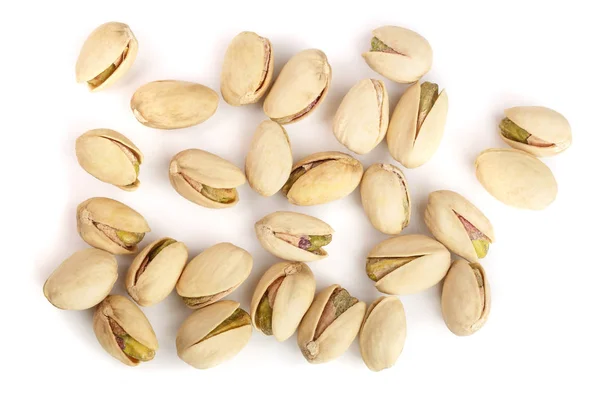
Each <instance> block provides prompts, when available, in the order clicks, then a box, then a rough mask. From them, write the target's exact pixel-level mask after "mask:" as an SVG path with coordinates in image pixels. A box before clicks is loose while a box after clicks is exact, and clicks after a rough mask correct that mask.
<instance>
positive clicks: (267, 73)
mask: <svg viewBox="0 0 600 400" xmlns="http://www.w3.org/2000/svg"><path fill="white" fill-rule="evenodd" d="M273 62H274V58H273V49H272V47H271V42H270V41H269V39H267V38H264V37H261V36H258V35H257V34H256V33H254V32H242V33H240V34H238V35H237V36H236V37H234V38H233V40H232V41H231V43H229V47H227V51H226V52H225V60H224V61H223V70H222V71H221V94H222V95H223V99H224V100H225V101H226V102H227V103H229V104H230V105H232V106H243V105H245V104H252V103H256V102H257V101H259V100H260V98H261V97H262V96H263V95H264V94H265V93H266V92H267V89H269V86H270V85H271V78H272V77H273Z"/></svg>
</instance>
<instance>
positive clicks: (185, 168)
mask: <svg viewBox="0 0 600 400" xmlns="http://www.w3.org/2000/svg"><path fill="white" fill-rule="evenodd" d="M186 178H187V179H186ZM169 180H170V181H171V186H173V188H174V189H175V190H176V191H177V193H179V194H180V195H181V196H183V197H184V198H186V199H188V200H189V201H191V202H193V203H196V204H199V205H201V206H203V207H208V208H226V207H232V206H234V205H235V204H236V203H237V202H238V200H239V196H238V193H237V190H235V188H236V187H238V186H241V185H243V184H244V183H245V182H246V177H245V176H244V173H243V172H242V171H241V170H240V169H239V168H238V167H236V166H235V165H234V164H232V163H231V162H229V161H227V160H225V159H223V158H221V157H219V156H217V155H214V154H212V153H209V152H207V151H204V150H199V149H188V150H184V151H181V152H179V153H177V154H176V155H175V156H174V157H173V158H172V159H171V163H170V165H169ZM190 181H194V182H196V184H198V185H197V186H199V187H202V188H204V187H205V186H208V187H209V188H213V189H234V197H233V199H231V200H230V201H228V202H218V201H215V200H213V199H211V198H209V197H207V196H206V195H205V194H203V193H202V191H198V190H196V188H194V186H192V185H191V184H190Z"/></svg>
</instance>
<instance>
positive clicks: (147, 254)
mask: <svg viewBox="0 0 600 400" xmlns="http://www.w3.org/2000/svg"><path fill="white" fill-rule="evenodd" d="M187 258H188V249H187V247H186V245H185V244H183V243H181V242H178V241H176V240H175V239H171V238H168V237H165V238H162V239H158V240H155V241H154V242H152V243H150V244H149V245H148V246H146V247H145V248H144V249H143V250H142V251H140V252H139V254H138V255H137V256H135V258H134V259H133V262H132V263H131V266H130V267H129V270H128V271H127V276H126V277H125V287H126V288H127V293H129V295H130V296H131V298H132V299H133V300H134V301H135V302H136V303H138V304H139V305H140V306H144V307H148V306H151V305H154V304H156V303H160V302H161V301H163V300H164V299H165V298H166V297H167V296H168V295H169V294H170V293H171V292H172V291H173V289H174V288H175V285H176V284H177V280H179V276H180V275H181V272H182V271H183V267H185V264H186V262H187Z"/></svg>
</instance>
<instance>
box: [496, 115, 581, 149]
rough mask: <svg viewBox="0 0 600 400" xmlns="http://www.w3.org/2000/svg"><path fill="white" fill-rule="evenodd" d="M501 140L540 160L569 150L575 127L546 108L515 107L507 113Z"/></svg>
mask: <svg viewBox="0 0 600 400" xmlns="http://www.w3.org/2000/svg"><path fill="white" fill-rule="evenodd" d="M504 115H505V116H506V118H504V119H503V120H502V122H500V137H501V138H502V140H504V141H505V142H506V143H508V145H510V146H512V147H514V148H515V149H518V150H523V151H526V152H528V153H529V154H533V155H534V156H537V157H544V156H552V155H555V154H558V153H560V152H562V151H564V150H566V149H567V148H568V147H569V146H570V145H571V141H572V135H571V126H570V125H569V122H568V121H567V119H566V118H565V117H563V116H562V114H560V113H558V112H556V111H554V110H551V109H549V108H546V107H513V108H509V109H506V110H504Z"/></svg>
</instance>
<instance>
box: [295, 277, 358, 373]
mask: <svg viewBox="0 0 600 400" xmlns="http://www.w3.org/2000/svg"><path fill="white" fill-rule="evenodd" d="M366 309H367V306H366V304H365V303H363V302H362V301H359V300H358V299H356V298H354V297H352V296H351V295H350V294H349V293H348V291H347V290H346V289H343V288H342V287H340V286H339V285H331V286H329V287H328V288H326V289H324V290H323V291H321V292H320V293H319V294H318V295H317V296H316V297H315V300H314V301H313V303H312V305H311V306H310V308H309V309H308V312H307V313H306V315H305V316H304V318H303V319H302V322H301V323H300V326H299V328H298V346H299V347H300V351H301V352H302V355H303V356H304V358H306V360H307V361H308V362H310V363H313V364H319V363H324V362H328V361H331V360H333V359H335V358H337V357H339V356H341V355H342V354H343V353H344V352H345V351H346V350H347V349H348V347H350V345H351V344H352V342H353V341H354V338H356V335H357V334H358V332H359V330H360V326H361V324H362V321H363V317H364V316H365V311H366Z"/></svg>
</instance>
